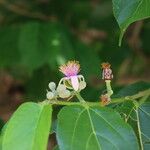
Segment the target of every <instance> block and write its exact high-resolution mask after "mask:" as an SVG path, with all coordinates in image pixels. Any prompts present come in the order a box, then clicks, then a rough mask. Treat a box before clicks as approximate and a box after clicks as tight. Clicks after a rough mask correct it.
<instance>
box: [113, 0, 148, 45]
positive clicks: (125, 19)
mask: <svg viewBox="0 0 150 150" xmlns="http://www.w3.org/2000/svg"><path fill="white" fill-rule="evenodd" d="M149 6H150V1H149V0H113V11H114V16H115V18H116V20H117V22H118V24H119V27H120V29H121V34H120V39H119V45H121V41H122V37H123V35H124V33H125V31H126V29H127V28H128V26H129V25H130V24H131V23H133V22H135V21H138V20H141V19H145V18H148V17H150V9H149Z"/></svg>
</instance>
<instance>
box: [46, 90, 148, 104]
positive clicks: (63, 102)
mask: <svg viewBox="0 0 150 150" xmlns="http://www.w3.org/2000/svg"><path fill="white" fill-rule="evenodd" d="M144 96H150V89H147V90H144V91H141V92H139V93H137V94H134V95H132V96H126V97H121V98H113V99H112V100H111V102H110V104H115V103H123V102H125V101H133V100H136V99H138V98H141V97H144ZM44 102H45V103H49V104H52V105H88V106H103V105H102V103H101V102H87V101H86V102H67V101H56V100H52V101H51V100H45V101H44Z"/></svg>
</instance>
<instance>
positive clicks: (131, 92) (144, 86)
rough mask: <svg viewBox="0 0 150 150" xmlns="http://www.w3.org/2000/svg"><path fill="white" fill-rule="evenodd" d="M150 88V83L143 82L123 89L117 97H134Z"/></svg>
mask: <svg viewBox="0 0 150 150" xmlns="http://www.w3.org/2000/svg"><path fill="white" fill-rule="evenodd" d="M149 88H150V83H147V82H143V81H140V82H136V83H133V84H130V85H128V86H126V87H124V88H123V89H121V90H120V91H119V92H118V93H117V95H115V97H124V96H130V95H134V94H137V93H138V92H140V91H144V90H146V89H149Z"/></svg>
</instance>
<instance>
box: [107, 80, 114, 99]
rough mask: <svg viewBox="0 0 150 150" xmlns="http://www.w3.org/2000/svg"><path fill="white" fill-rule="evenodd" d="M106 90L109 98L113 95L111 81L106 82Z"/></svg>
mask: <svg viewBox="0 0 150 150" xmlns="http://www.w3.org/2000/svg"><path fill="white" fill-rule="evenodd" d="M105 82H106V88H107V94H108V96H109V97H110V96H111V95H112V94H113V90H112V88H111V80H106V81H105Z"/></svg>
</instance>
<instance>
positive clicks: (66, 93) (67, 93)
mask: <svg viewBox="0 0 150 150" xmlns="http://www.w3.org/2000/svg"><path fill="white" fill-rule="evenodd" d="M69 96H71V92H70V91H69V90H64V91H62V92H60V93H59V97H61V98H68V97H69Z"/></svg>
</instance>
